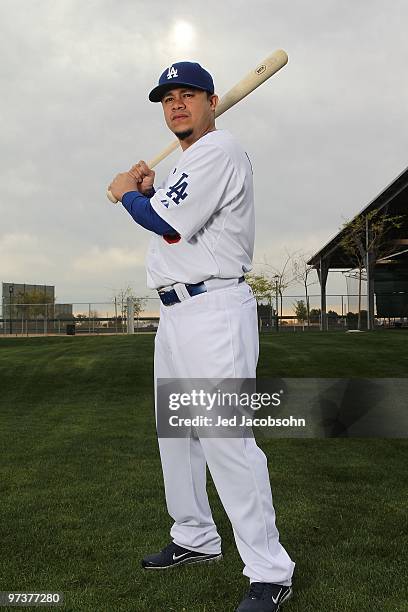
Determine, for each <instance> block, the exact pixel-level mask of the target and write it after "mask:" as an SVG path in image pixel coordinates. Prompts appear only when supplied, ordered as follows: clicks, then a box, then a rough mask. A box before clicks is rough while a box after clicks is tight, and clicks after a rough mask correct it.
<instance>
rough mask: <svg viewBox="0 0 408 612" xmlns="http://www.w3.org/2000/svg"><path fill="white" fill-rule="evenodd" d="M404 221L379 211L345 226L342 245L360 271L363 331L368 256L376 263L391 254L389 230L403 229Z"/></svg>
mask: <svg viewBox="0 0 408 612" xmlns="http://www.w3.org/2000/svg"><path fill="white" fill-rule="evenodd" d="M402 221H403V216H402V215H388V214H387V213H383V212H382V211H381V210H378V209H377V210H373V211H371V212H368V213H367V214H365V215H359V216H358V217H356V218H355V219H353V220H352V221H346V222H345V223H344V224H343V228H342V229H343V230H345V232H344V236H343V238H342V239H341V240H340V244H341V246H342V247H343V249H344V251H345V252H346V253H347V255H349V257H350V258H351V260H352V261H353V263H354V265H355V267H356V269H357V270H358V325H357V327H358V329H361V280H362V272H363V270H364V269H367V254H368V253H371V254H372V261H373V262H374V263H375V262H376V260H377V259H379V258H380V257H385V256H386V255H388V254H390V253H391V252H392V248H391V247H390V242H389V239H388V237H389V230H390V229H392V228H399V227H401V225H402Z"/></svg>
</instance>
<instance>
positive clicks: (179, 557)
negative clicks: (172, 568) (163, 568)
mask: <svg viewBox="0 0 408 612" xmlns="http://www.w3.org/2000/svg"><path fill="white" fill-rule="evenodd" d="M189 554H190V553H189V552H186V553H183V554H182V555H177V556H176V553H173V561H178V559H181V558H182V557H185V556H186V555H189Z"/></svg>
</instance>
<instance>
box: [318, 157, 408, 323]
mask: <svg viewBox="0 0 408 612" xmlns="http://www.w3.org/2000/svg"><path fill="white" fill-rule="evenodd" d="M374 212H376V213H379V214H380V215H383V214H386V215H390V216H397V215H398V216H400V217H401V221H400V225H399V227H391V228H389V229H388V230H387V231H386V234H385V245H386V255H382V256H378V255H377V253H376V251H375V248H372V247H370V245H371V244H372V232H373V227H372V226H371V225H372V221H371V219H372V217H373V215H372V213H374ZM377 218H378V217H377ZM357 219H360V220H363V222H364V224H365V240H364V243H365V244H363V245H362V247H363V252H362V256H363V258H364V263H365V265H364V268H365V273H366V278H367V328H368V329H374V325H375V317H387V318H390V317H408V168H406V169H405V170H404V171H403V172H402V173H401V174H400V175H399V176H397V178H396V179H395V180H394V181H392V183H390V184H389V185H388V186H387V187H386V188H385V189H384V190H383V191H382V192H381V193H380V194H379V195H378V196H377V197H375V198H374V199H373V200H372V201H371V202H370V203H369V204H368V205H367V206H366V207H365V208H364V209H363V210H362V211H361V212H360V213H359V214H358V215H356V216H355V217H354V219H352V221H351V223H353V221H355V220H357ZM347 231H348V230H347V228H343V229H342V230H341V231H340V232H339V233H338V234H336V236H334V238H332V239H331V240H330V241H329V242H328V243H327V244H326V245H324V246H323V247H322V248H321V249H320V250H319V251H318V252H317V253H316V254H315V255H313V257H311V259H310V260H309V261H308V264H309V265H311V266H313V267H314V268H316V270H317V274H318V277H319V282H320V294H321V325H320V328H321V329H322V330H327V328H328V325H327V323H328V321H327V312H326V282H327V277H328V274H329V272H330V270H337V271H339V270H350V269H354V268H355V267H356V264H355V261H354V259H353V258H352V257H351V255H350V254H349V252H347V250H346V249H345V248H344V245H343V238H344V237H345V236H346V233H347Z"/></svg>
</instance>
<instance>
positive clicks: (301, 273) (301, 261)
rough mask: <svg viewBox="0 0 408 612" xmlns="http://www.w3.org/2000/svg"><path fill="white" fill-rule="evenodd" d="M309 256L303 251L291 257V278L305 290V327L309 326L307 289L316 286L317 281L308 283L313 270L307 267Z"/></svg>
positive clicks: (312, 267)
mask: <svg viewBox="0 0 408 612" xmlns="http://www.w3.org/2000/svg"><path fill="white" fill-rule="evenodd" d="M309 259H310V256H309V255H307V254H306V253H304V252H303V251H300V252H297V253H295V254H294V255H293V256H292V272H293V278H294V279H295V280H296V281H297V282H298V283H301V284H302V285H303V287H304V289H305V300H306V315H307V316H306V319H307V326H308V327H309V326H310V303H309V292H308V288H309V287H310V285H314V284H316V282H317V281H313V282H310V279H309V277H310V274H311V273H312V272H313V271H314V270H315V268H314V266H309V265H308V263H307V262H308V260H309Z"/></svg>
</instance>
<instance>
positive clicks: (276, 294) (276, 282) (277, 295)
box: [273, 274, 279, 332]
mask: <svg viewBox="0 0 408 612" xmlns="http://www.w3.org/2000/svg"><path fill="white" fill-rule="evenodd" d="M273 278H274V279H275V298H276V314H275V329H276V331H277V332H278V331H279V319H278V315H279V301H278V300H279V284H278V281H279V274H275V276H274V277H273Z"/></svg>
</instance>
